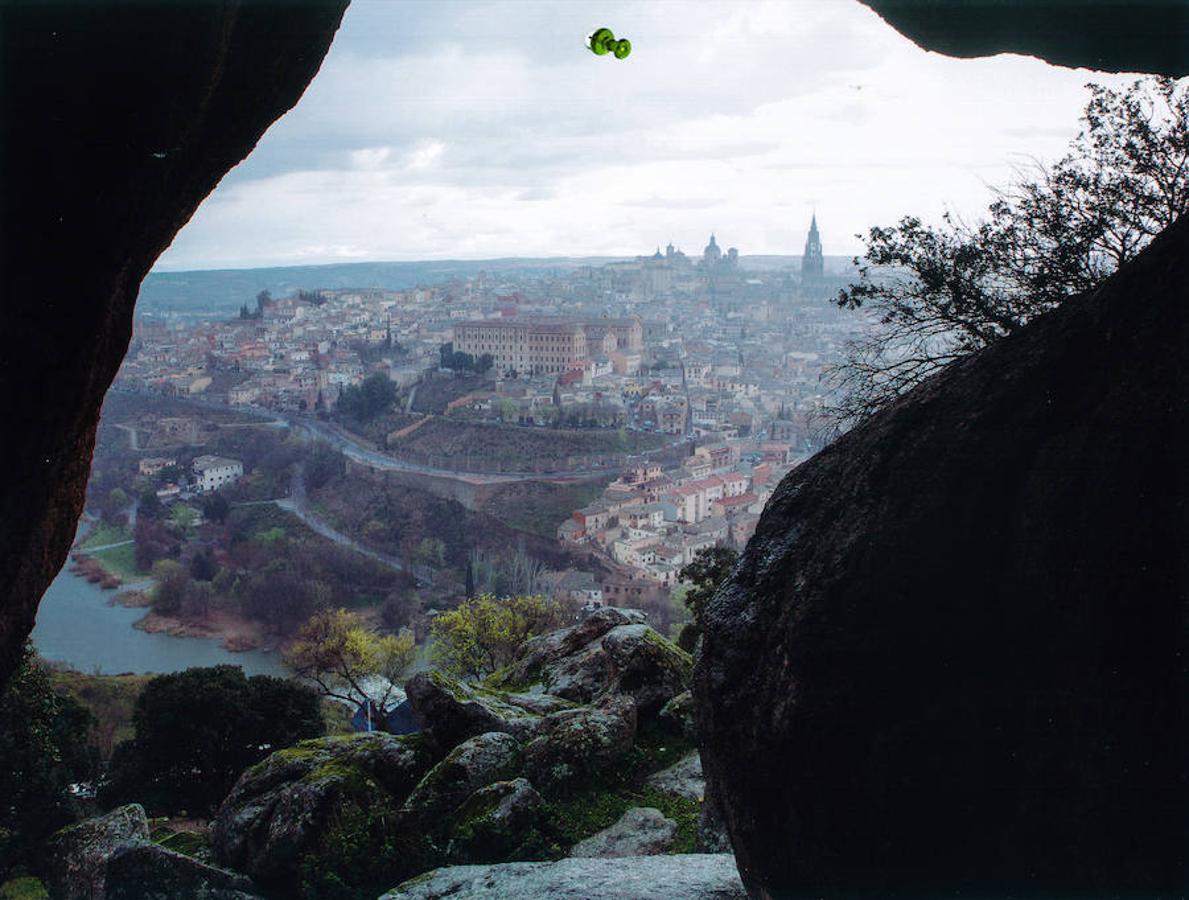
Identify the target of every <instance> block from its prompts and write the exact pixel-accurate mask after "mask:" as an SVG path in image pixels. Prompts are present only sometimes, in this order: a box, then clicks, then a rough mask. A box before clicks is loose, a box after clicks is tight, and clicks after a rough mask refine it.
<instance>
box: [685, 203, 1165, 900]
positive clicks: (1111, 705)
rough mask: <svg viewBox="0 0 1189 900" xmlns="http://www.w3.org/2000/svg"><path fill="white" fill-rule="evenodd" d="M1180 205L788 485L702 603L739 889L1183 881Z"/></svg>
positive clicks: (880, 892) (1144, 892) (713, 734)
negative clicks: (1075, 287)
mask: <svg viewBox="0 0 1189 900" xmlns="http://www.w3.org/2000/svg"><path fill="white" fill-rule="evenodd" d="M1187 301H1189V221H1186V220H1184V219H1182V220H1181V221H1180V222H1179V223H1177V224H1176V225H1174V226H1173V227H1172V228H1170V229H1169V230H1168V231H1167V232H1165V233H1164V234H1163V235H1162V236H1161V237H1160V238H1159V239H1158V240H1157V241H1155V242H1154V243H1153V244H1152V246H1151V247H1149V248H1148V249H1147V250H1146V251H1145V252H1144V253H1143V254H1141V256H1140V257H1139V258H1138V259H1137V260H1136V261H1135V262H1134V263H1133V264H1132V265H1130V266H1128V267H1126V268H1125V269H1124V270H1122V271H1120V272H1119V273H1118V274H1117V275H1116V276H1115V277H1114V278H1112V279H1111V280H1110V281H1109V282H1108V283H1106V284H1105V285H1104V286H1103V287H1102V288H1101V289H1099V290H1098V291H1097V292H1096V293H1094V294H1093V295H1091V296H1087V297H1084V298H1081V299H1078V300H1076V301H1072V302H1070V303H1068V304H1067V305H1066V306H1064V307H1063V308H1061V309H1058V310H1057V311H1055V312H1053V313H1051V314H1049V315H1047V316H1045V317H1043V318H1041V319H1040V320H1038V321H1036V322H1035V323H1033V324H1032V325H1031V326H1029V327H1028V328H1026V329H1024V330H1023V331H1022V332H1020V333H1019V334H1018V335H1016V336H1014V337H1012V338H1010V339H1007V340H1004V341H1002V342H1001V343H999V344H998V345H995V346H993V347H991V348H988V349H987V350H985V351H983V352H981V353H979V354H977V355H976V356H974V357H971V358H969V359H967V360H965V361H963V362H961V363H960V364H958V365H955V366H954V367H952V368H951V369H950V370H948V371H947V372H944V373H942V374H941V375H940V376H938V377H935V378H934V379H932V380H930V381H929V382H927V383H925V384H923V385H922V386H920V387H919V388H918V389H917V390H915V391H913V392H912V393H910V394H909V395H907V396H905V397H904V398H902V399H901V400H900V401H898V402H897V403H895V404H894V405H893V406H892V407H890V408H889V409H887V410H886V411H884V412H883V413H881V414H880V415H878V416H877V417H875V418H874V419H872V420H871V421H869V422H868V423H866V424H865V425H863V426H862V427H860V428H857V429H855V430H854V431H852V432H851V433H849V434H847V435H845V436H844V437H843V438H842V439H840V440H839V441H838V442H837V443H835V444H834V445H833V446H831V447H829V448H828V449H826V450H825V451H823V452H822V453H820V454H818V456H816V457H815V458H813V459H811V460H810V461H808V462H807V463H805V464H804V465H802V466H800V467H799V468H797V469H796V470H794V471H793V472H792V473H790V474H789V476H788V477H787V478H786V479H785V481H784V482H783V483H782V484H781V485H780V488H779V489H778V491H777V493H776V494H775V495H774V496H773V498H772V500H771V502H770V503H769V504H768V507H767V509H766V510H765V512H764V515H763V518H762V520H761V522H760V525H759V528H758V529H757V531H756V535H755V537H754V538H753V539H752V541H751V543H750V544H749V546H748V548H747V551H746V552H745V554H744V555H743V557H742V559H741V561H740V564H739V565H738V567H737V569H736V571H735V572H734V574H733V577H732V579H731V581H730V582H729V584H728V585H726V586H725V587H724V588H723V589H722V590H721V591H720V592H719V593H718V595H717V596H716V597H715V599H714V601H713V602H712V604H711V605H710V608H709V610H708V611H707V624H706V631H705V645H704V647H703V650H702V652H701V655H700V658H699V660H698V662H697V666H696V671H695V687H694V691H695V695H696V697H697V699H698V701H699V703H698V707H697V708H698V710H699V714H700V717H701V720H700V725H701V728H702V736H703V739H704V745H703V760H704V763H705V767H706V772H707V778H708V782H709V785H710V787H711V790H712V792H714V793H715V794H716V795H717V796H718V798H719V799H720V801H721V805H722V808H723V811H724V813H725V816H726V819H727V823H728V827H729V831H730V834H731V837H732V839H733V842H734V848H735V851H736V854H737V857H738V860H739V864H740V868H741V872H742V874H743V877H744V881H745V882H746V883H747V885H748V887H749V888H750V889H751V890H752V891H753V893H755V894H758V895H760V896H772V897H785V896H815V897H816V896H819V895H825V896H835V897H837V896H881V897H886V896H904V897H931V896H941V895H945V896H957V895H959V894H960V895H962V896H1009V895H1010V896H1015V897H1021V896H1044V897H1063V896H1106V895H1110V896H1156V895H1158V894H1161V893H1164V894H1167V895H1172V894H1174V893H1179V890H1180V889H1181V888H1182V887H1183V885H1184V883H1185V882H1184V878H1185V871H1184V846H1183V838H1184V810H1185V794H1184V781H1183V774H1184V758H1185V757H1184V750H1185V747H1184V741H1183V737H1184V721H1185V720H1184V706H1183V704H1184V698H1185V695H1186V691H1185V687H1186V680H1185V669H1184V655H1183V651H1184V637H1185V626H1184V601H1185V590H1186V578H1185V574H1186V573H1185V545H1186V538H1187V537H1189V533H1187V529H1186V521H1187V520H1186V505H1185V459H1186V449H1187V448H1186V445H1185V427H1186V424H1187V423H1186V398H1187V397H1189V393H1187V391H1186V377H1185V363H1186V358H1187V352H1186V351H1187V346H1186V336H1185V309H1186V303H1187Z"/></svg>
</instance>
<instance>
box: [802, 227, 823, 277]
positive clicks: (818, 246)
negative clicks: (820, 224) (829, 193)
mask: <svg viewBox="0 0 1189 900" xmlns="http://www.w3.org/2000/svg"><path fill="white" fill-rule="evenodd" d="M822 263H823V260H822V240H821V237H819V236H818V233H817V213H814V214H813V219H812V220H811V221H810V223H809V237H807V238H806V239H805V255H804V256H802V257H801V283H802V284H806V283H808V282H812V281H820V280H821V277H822Z"/></svg>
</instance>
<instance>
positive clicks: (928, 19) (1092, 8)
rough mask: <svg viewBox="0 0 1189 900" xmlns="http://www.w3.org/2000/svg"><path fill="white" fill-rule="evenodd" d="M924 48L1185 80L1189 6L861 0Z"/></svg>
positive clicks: (1145, 1) (1161, 1)
mask: <svg viewBox="0 0 1189 900" xmlns="http://www.w3.org/2000/svg"><path fill="white" fill-rule="evenodd" d="M863 2H864V3H866V4H867V5H868V6H870V7H871V8H872V9H874V10H875V11H876V12H877V13H879V14H880V15H881V16H883V18H884V19H886V20H887V22H888V24H889V25H891V26H892V27H894V28H895V29H896V30H898V31H899V32H901V33H902V34H904V35H905V36H906V37H908V38H910V39H911V40H913V41H915V42H916V43H917V44H919V45H920V46H922V47H924V48H925V49H927V50H933V51H935V52H937V53H946V54H949V55H950V56H993V55H995V54H996V53H1024V54H1027V55H1029V56H1038V57H1040V58H1041V59H1045V60H1048V61H1049V62H1051V63H1054V64H1055V65H1059V66H1072V67H1085V68H1089V69H1098V70H1100V71H1108V72H1162V73H1164V74H1166V75H1177V76H1180V75H1186V74H1189V49H1187V48H1189V4H1185V3H1181V2H1179V0H1171V2H1167V0H1131V2H1110V0H1108V2H1086V0H1080V2H1079V0H1074V2H1065V3H1053V2H1051V0H1050V2H1045V3H1000V2H996V0H966V2H963V3H954V2H953V0H863Z"/></svg>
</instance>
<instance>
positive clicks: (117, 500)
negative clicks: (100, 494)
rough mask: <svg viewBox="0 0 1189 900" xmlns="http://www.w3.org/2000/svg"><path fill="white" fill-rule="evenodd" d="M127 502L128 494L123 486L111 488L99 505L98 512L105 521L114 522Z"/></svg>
mask: <svg viewBox="0 0 1189 900" xmlns="http://www.w3.org/2000/svg"><path fill="white" fill-rule="evenodd" d="M128 503H129V499H128V494H127V492H126V491H125V490H124V489H123V488H118V487H117V488H112V489H111V491H109V492H108V495H107V496H106V497H105V498H104V500H103V503H102V504H101V505H100V507H99V512H100V514H101V515H102V517H103V520H104V521H105V522H109V523H116V522H118V519H119V517H120V516H121V515H122V514H123V512H124V510H125V509H126V508H127V506H128Z"/></svg>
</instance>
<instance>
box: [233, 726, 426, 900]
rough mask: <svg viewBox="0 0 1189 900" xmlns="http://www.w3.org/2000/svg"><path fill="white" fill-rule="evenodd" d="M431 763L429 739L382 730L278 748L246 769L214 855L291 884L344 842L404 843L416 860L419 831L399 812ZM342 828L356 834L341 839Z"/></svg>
mask: <svg viewBox="0 0 1189 900" xmlns="http://www.w3.org/2000/svg"><path fill="white" fill-rule="evenodd" d="M433 762H434V759H433V757H431V756H430V755H429V753H428V752H427V750H426V746H425V741H424V740H423V739H421V738H419V737H416V736H401V737H398V736H394V735H390V734H383V733H380V732H373V733H371V734H361V735H355V736H351V737H334V738H317V739H314V740H310V741H303V742H302V743H300V744H298V746H297V747H294V748H293V749H290V750H281V751H278V752H277V753H274V754H272V755H271V756H269V757H268V758H267V759H265V760H264V761H263V762H261V763H259V764H257V765H256V766H253V767H252V768H251V769H249V770H248V771H247V772H245V773H244V774H243V775H242V776H241V777H240V779H239V781H238V782H237V783H236V785H235V787H234V788H232V791H231V793H230V794H229V795H228V797H227V799H226V800H225V801H224V802H223V804H222V806H221V807H220V808H219V813H218V815H217V817H216V818H215V822H214V828H213V845H214V850H215V854H216V857H217V858H218V860H219V861H220V862H221V863H223V864H224V865H227V866H231V867H233V868H235V869H238V870H240V871H243V872H247V873H248V874H250V875H251V876H252V877H254V878H256V879H258V880H259V881H261V882H262V883H267V884H270V885H278V886H285V887H292V886H293V885H294V884H295V882H294V879H296V878H299V877H300V864H301V863H302V862H303V861H306V860H314V859H320V858H323V857H326V856H333V855H334V854H341V852H342V851H341V846H340V843H339V842H345V843H347V844H350V845H354V844H356V843H360V844H366V843H367V842H368V841H375V842H377V843H378V844H383V843H385V842H387V843H389V844H401V843H402V842H403V843H404V844H407V845H408V852H409V854H410V857H413V856H415V855H416V854H417V853H419V852H421V850H420V842H419V834H418V833H417V832H416V830H413V831H412V832H407V831H406V830H404V829H402V825H401V823H402V821H403V820H402V818H401V816H400V814H399V813H400V809H401V807H402V805H403V804H404V802H405V800H406V799H407V798H408V796H409V794H410V793H411V792H412V791H413V789H414V788H415V787H416V786H417V784H418V782H419V781H421V779H422V777H423V776H424V775H425V773H426V772H427V771H428V770H429V769H430V767H431V766H432V764H433ZM377 822H379V823H381V824H380V825H379V826H376V827H377V828H378V831H377V833H372V831H371V827H372V826H374V825H375V823H377ZM338 827H342V828H346V829H349V830H350V829H355V830H357V832H358V833H357V834H351V833H344V834H337V833H336V830H335V829H336V828H338ZM381 832H382V833H381ZM356 839H357V840H356ZM364 849H366V848H364ZM360 852H361V853H362V852H363V851H362V850H361V851H360Z"/></svg>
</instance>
